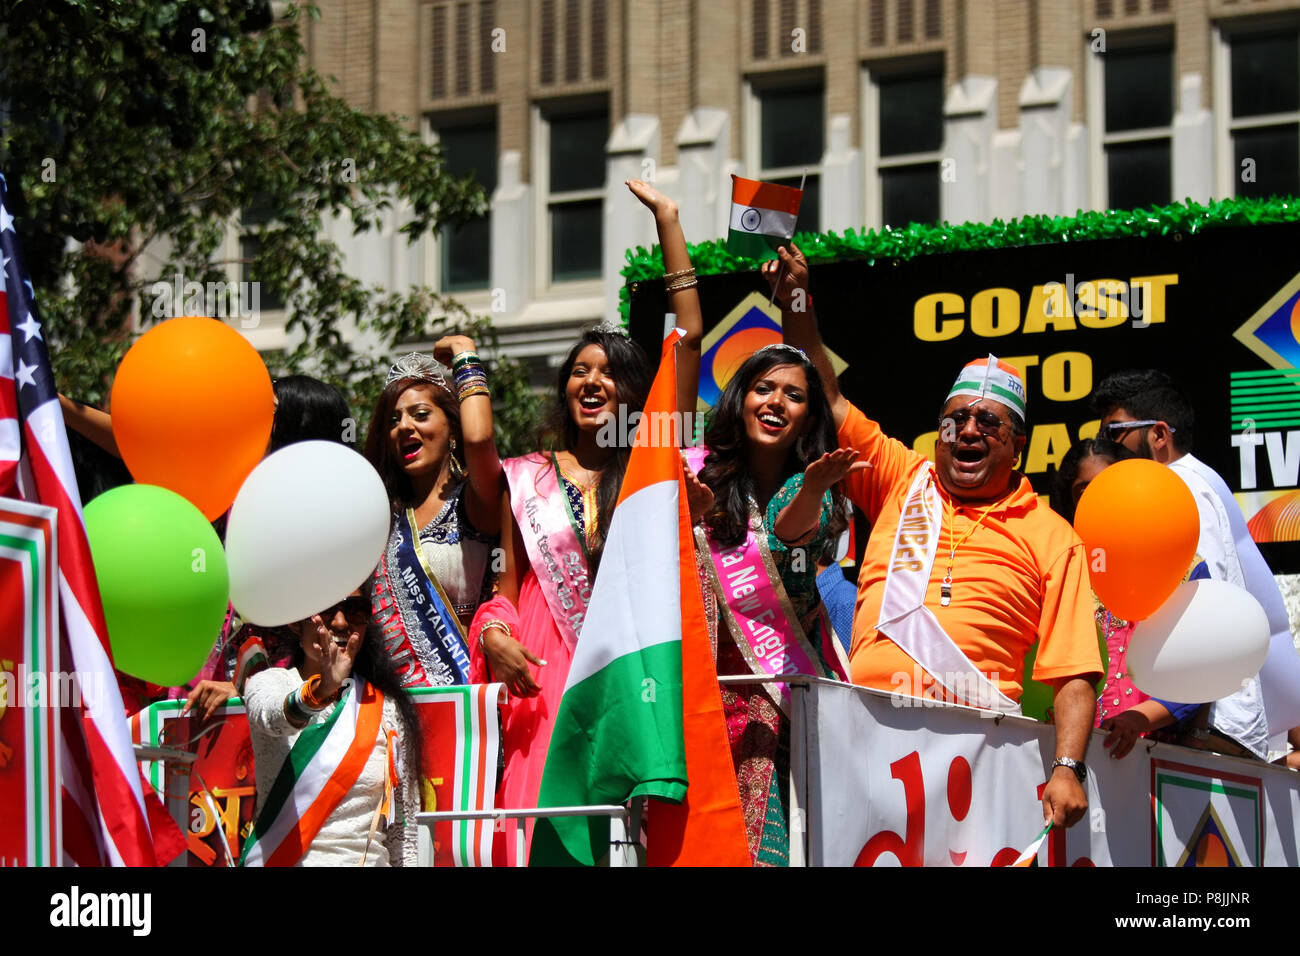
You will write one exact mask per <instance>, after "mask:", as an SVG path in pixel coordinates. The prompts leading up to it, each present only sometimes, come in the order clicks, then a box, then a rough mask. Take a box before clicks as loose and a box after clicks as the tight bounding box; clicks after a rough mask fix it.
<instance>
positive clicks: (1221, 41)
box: [255, 0, 1300, 382]
mask: <svg viewBox="0 0 1300 956" xmlns="http://www.w3.org/2000/svg"><path fill="white" fill-rule="evenodd" d="M316 3H317V4H318V6H319V7H320V10H321V16H320V18H319V19H318V20H304V21H303V23H304V26H303V29H304V31H305V42H306V45H307V49H308V55H309V57H310V60H311V63H312V65H313V66H314V67H315V68H316V69H317V70H318V71H319V72H320V73H322V74H323V75H325V76H327V77H330V78H332V80H333V82H334V84H335V87H336V89H337V91H338V93H339V94H340V95H341V96H343V97H344V98H345V99H347V100H348V101H349V102H350V103H351V104H352V105H354V106H358V107H362V108H365V109H369V110H374V111H384V112H393V113H398V114H401V115H403V116H406V117H410V118H411V119H410V122H411V123H412V125H413V128H418V129H419V130H420V131H421V132H422V134H423V135H424V136H426V137H427V138H428V139H430V140H436V141H438V142H440V143H441V144H442V146H443V148H444V150H445V153H446V156H447V157H448V161H449V164H450V166H451V168H452V170H453V171H455V172H457V173H468V172H473V173H474V174H475V175H476V176H477V178H478V179H479V180H480V181H481V182H482V183H483V184H484V185H485V186H486V187H487V189H488V191H489V193H490V195H491V197H492V203H491V213H490V216H488V217H487V218H486V219H484V220H483V221H481V222H476V223H470V224H468V225H466V226H464V227H462V228H461V229H459V230H457V231H455V232H454V233H453V234H450V235H448V234H444V235H442V236H438V237H427V238H426V239H424V240H422V241H421V242H420V243H418V244H416V245H414V246H408V245H407V244H406V241H405V238H404V237H401V236H398V235H397V232H396V230H397V227H398V226H400V221H399V220H397V218H396V217H395V218H394V221H393V223H392V228H391V229H390V230H387V231H386V232H384V233H383V234H380V235H374V234H370V235H363V236H360V237H355V238H354V237H352V236H351V229H350V227H348V226H347V224H344V223H340V224H338V226H337V229H335V230H332V231H333V232H335V233H336V234H335V235H334V238H335V239H336V241H337V242H338V243H339V245H340V246H341V247H342V249H343V250H344V253H345V255H346V256H347V259H348V266H349V269H350V270H351V271H353V273H354V274H357V275H359V276H360V277H361V278H362V279H364V280H366V281H372V282H380V283H384V284H387V285H390V286H393V287H401V286H405V285H408V284H412V283H427V284H429V285H431V286H433V287H435V288H437V289H440V290H443V291H446V292H448V293H450V294H452V295H454V296H455V297H456V298H458V299H459V300H460V301H462V302H463V303H464V304H465V305H466V306H468V307H469V308H470V309H471V310H473V311H475V312H486V313H490V314H491V315H492V318H493V320H494V323H495V324H496V326H497V327H498V329H499V330H500V332H501V337H502V342H503V346H504V347H505V348H506V349H507V350H508V351H509V352H510V354H512V355H513V356H516V357H518V358H521V359H523V360H525V361H528V362H530V363H531V365H532V367H533V369H534V373H535V375H536V377H537V380H538V381H539V382H541V381H544V380H545V379H546V377H547V367H548V365H553V364H554V363H555V362H556V361H557V360H558V356H559V355H561V354H562V353H563V351H564V350H565V348H566V346H567V344H568V343H570V342H571V341H572V339H573V337H574V334H575V332H576V331H577V330H578V329H579V328H580V327H581V326H583V325H584V324H587V323H589V322H592V321H594V320H597V319H601V318H608V317H612V316H614V315H615V314H616V312H617V301H618V287H619V285H620V282H621V280H620V276H619V270H620V269H621V267H622V264H623V260H624V253H625V250H627V249H629V248H631V247H635V246H637V245H643V246H649V245H651V244H652V243H653V242H654V229H653V223H652V222H651V219H650V217H649V216H648V215H647V214H646V213H645V211H644V210H643V209H642V207H641V206H640V205H639V204H638V203H637V201H636V200H635V199H634V198H633V197H632V196H631V195H630V194H629V193H628V192H627V191H626V189H624V188H623V186H622V185H621V184H622V181H623V180H626V179H629V178H644V179H649V180H653V181H654V183H655V184H656V185H657V186H658V188H660V189H661V190H663V191H664V192H665V193H667V194H669V195H671V196H673V197H674V198H675V199H677V201H678V202H679V205H680V207H681V214H682V221H683V226H684V229H685V232H686V236H687V239H688V241H691V242H697V241H700V240H703V239H710V238H717V237H720V236H723V235H725V234H726V231H727V221H728V217H729V212H730V180H729V174H731V173H739V174H742V175H745V176H749V177H752V178H760V179H767V180H774V181H779V182H787V183H795V184H797V183H798V182H799V181H800V180H801V179H803V178H804V177H806V189H807V194H806V196H805V201H804V211H803V212H802V213H801V217H800V228H801V229H809V230H830V229H833V230H844V229H861V228H863V227H867V228H880V227H882V226H886V225H892V226H897V225H904V224H906V223H908V222H911V221H918V222H934V221H940V220H948V221H952V222H959V221H966V220H990V219H993V218H995V217H1000V218H1009V217H1016V216H1021V215H1025V214H1036V213H1045V214H1051V215H1061V214H1072V213H1074V212H1075V211H1076V210H1078V209H1106V208H1132V207H1137V206H1143V205H1150V204H1153V203H1165V202H1170V201H1172V200H1175V199H1184V198H1190V199H1194V200H1198V201H1204V200H1207V199H1210V198H1219V197H1227V196H1234V195H1269V194H1273V193H1279V194H1284V193H1290V194H1297V193H1300V0H1177V2H1175V0H316ZM274 326H275V324H274V323H270V324H269V326H268V327H267V328H265V330H263V331H262V333H261V334H262V335H264V336H266V337H267V338H266V341H265V343H263V342H257V343H255V344H258V345H259V347H260V346H263V345H264V344H265V345H269V344H272V340H273V338H274V336H275V334H276V333H275V331H274Z"/></svg>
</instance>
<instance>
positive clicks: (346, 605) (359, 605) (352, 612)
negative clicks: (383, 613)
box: [321, 594, 370, 620]
mask: <svg viewBox="0 0 1300 956" xmlns="http://www.w3.org/2000/svg"><path fill="white" fill-rule="evenodd" d="M340 609H341V610H342V611H343V616H344V617H361V616H362V615H365V616H366V617H369V616H370V599H369V598H368V597H366V596H365V595H364V594H354V595H352V596H351V597H346V598H344V599H343V600H342V601H339V602H338V603H337V604H335V605H333V606H332V607H331V608H330V609H329V610H328V611H326V612H325V613H324V614H322V615H321V619H322V620H329V618H331V617H333V616H334V612H335V611H338V610H340Z"/></svg>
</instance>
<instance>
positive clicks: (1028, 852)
mask: <svg viewBox="0 0 1300 956" xmlns="http://www.w3.org/2000/svg"><path fill="white" fill-rule="evenodd" d="M1051 832H1052V821H1051V820H1048V821H1047V823H1046V824H1044V825H1043V829H1042V830H1041V831H1040V832H1039V834H1038V836H1037V837H1035V838H1034V842H1033V843H1031V844H1029V846H1027V847H1025V849H1024V852H1022V853H1021V854H1020V855H1019V856H1018V857H1016V859H1015V861H1014V862H1013V863H1012V864H1011V865H1012V866H1033V864H1034V860H1036V859H1038V850H1039V848H1040V847H1041V846H1042V845H1043V841H1044V840H1046V839H1047V835H1048V834H1049V833H1051Z"/></svg>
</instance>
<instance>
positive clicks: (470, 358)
mask: <svg viewBox="0 0 1300 956" xmlns="http://www.w3.org/2000/svg"><path fill="white" fill-rule="evenodd" d="M481 361H482V360H481V359H480V358H479V357H478V353H477V352H461V353H460V354H459V355H457V356H455V357H454V358H453V359H452V360H451V370H452V371H453V372H454V371H456V369H458V368H460V367H461V366H462V365H470V364H480V363H481Z"/></svg>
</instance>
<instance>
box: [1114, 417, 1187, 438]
mask: <svg viewBox="0 0 1300 956" xmlns="http://www.w3.org/2000/svg"><path fill="white" fill-rule="evenodd" d="M1158 424H1160V422H1159V420H1158V419H1151V418H1146V419H1143V420H1142V421H1140V422H1111V423H1110V424H1109V425H1102V426H1101V427H1100V428H1098V429H1097V434H1098V435H1100V436H1101V437H1102V438H1105V439H1107V440H1108V441H1113V442H1118V441H1119V440H1120V439H1121V438H1122V437H1123V435H1124V432H1126V431H1131V430H1132V429H1134V428H1150V427H1151V426H1152V425H1158ZM1177 430H1178V429H1176V428H1174V427H1172V426H1170V428H1169V434H1171V435H1172V434H1173V433H1174V432H1176V431H1177Z"/></svg>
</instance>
